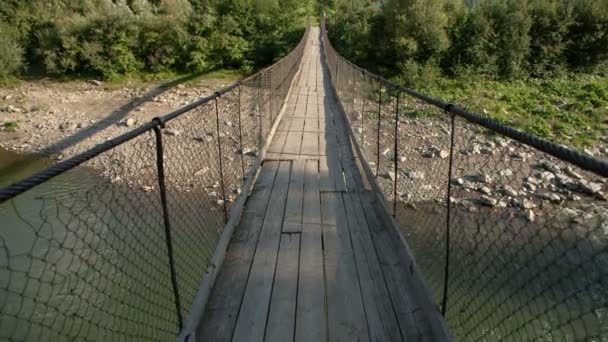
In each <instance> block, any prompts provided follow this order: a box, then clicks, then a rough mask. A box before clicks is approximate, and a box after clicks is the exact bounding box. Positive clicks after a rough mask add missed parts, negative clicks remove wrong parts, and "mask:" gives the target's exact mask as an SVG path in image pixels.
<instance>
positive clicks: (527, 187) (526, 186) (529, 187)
mask: <svg viewBox="0 0 608 342" xmlns="http://www.w3.org/2000/svg"><path fill="white" fill-rule="evenodd" d="M524 188H526V189H528V190H530V191H536V185H534V184H532V183H524Z"/></svg>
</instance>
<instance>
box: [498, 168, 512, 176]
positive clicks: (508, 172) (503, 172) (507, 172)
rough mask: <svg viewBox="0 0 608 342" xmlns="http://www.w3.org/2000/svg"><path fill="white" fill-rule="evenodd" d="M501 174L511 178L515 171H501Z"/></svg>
mask: <svg viewBox="0 0 608 342" xmlns="http://www.w3.org/2000/svg"><path fill="white" fill-rule="evenodd" d="M499 174H500V175H501V176H504V177H509V176H512V175H513V170H511V169H504V170H500V172H499Z"/></svg>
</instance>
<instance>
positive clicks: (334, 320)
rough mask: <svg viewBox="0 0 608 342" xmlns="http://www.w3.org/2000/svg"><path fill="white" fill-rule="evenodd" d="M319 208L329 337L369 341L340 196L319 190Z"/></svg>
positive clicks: (337, 339) (333, 339) (336, 339)
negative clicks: (320, 210) (321, 224)
mask: <svg viewBox="0 0 608 342" xmlns="http://www.w3.org/2000/svg"><path fill="white" fill-rule="evenodd" d="M321 208H322V221H323V247H324V249H323V250H324V265H325V286H326V293H327V324H328V331H329V341H369V332H368V328H367V320H366V317H365V311H364V308H363V300H362V298H361V288H360V285H359V278H358V276H357V270H356V266H355V259H354V254H353V250H352V245H351V241H350V234H349V231H348V229H349V228H348V224H347V220H346V212H345V211H344V206H343V203H342V196H341V195H340V194H339V193H335V192H328V193H322V194H321Z"/></svg>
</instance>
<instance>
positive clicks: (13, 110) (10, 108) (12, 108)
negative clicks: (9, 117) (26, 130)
mask: <svg viewBox="0 0 608 342" xmlns="http://www.w3.org/2000/svg"><path fill="white" fill-rule="evenodd" d="M6 110H7V111H8V112H10V113H21V112H23V109H21V108H19V107H15V106H12V105H8V106H7V107H6Z"/></svg>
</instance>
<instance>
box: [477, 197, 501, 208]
mask: <svg viewBox="0 0 608 342" xmlns="http://www.w3.org/2000/svg"><path fill="white" fill-rule="evenodd" d="M479 203H481V204H482V205H485V206H488V207H493V206H495V205H496V204H497V203H498V201H497V200H496V199H495V198H492V197H490V196H486V195H482V196H481V197H479Z"/></svg>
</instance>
